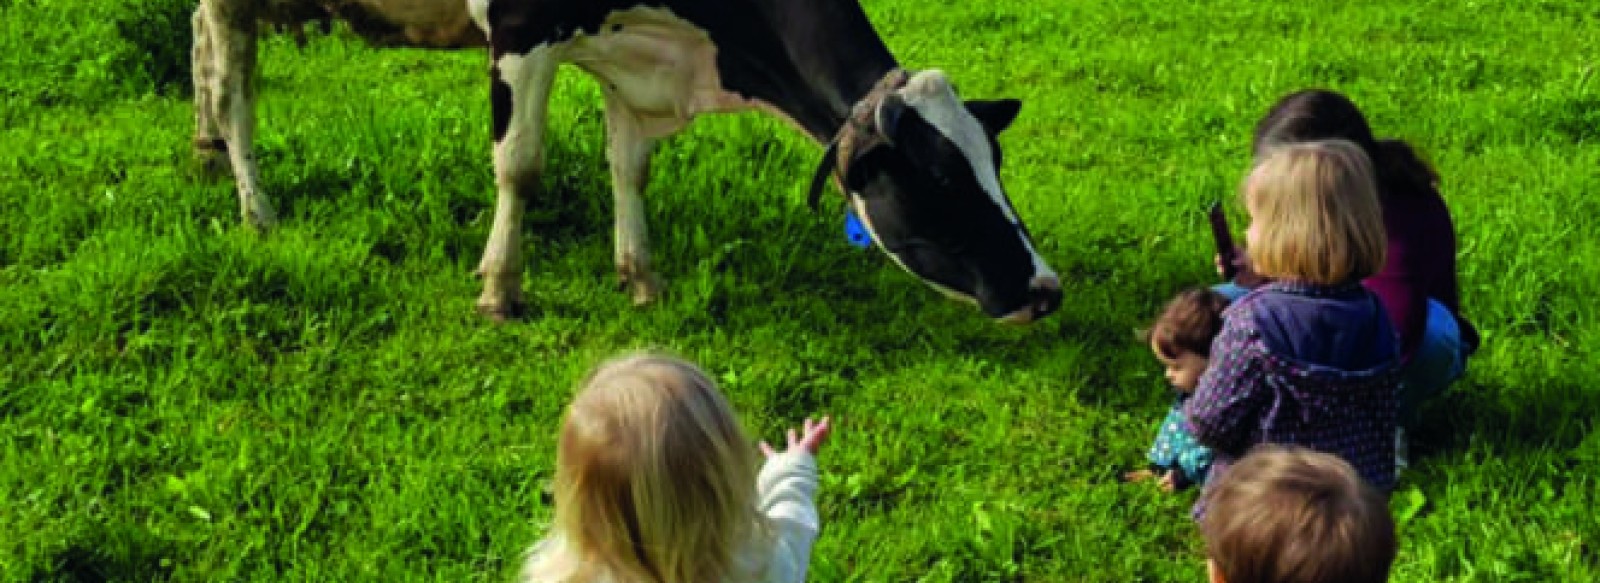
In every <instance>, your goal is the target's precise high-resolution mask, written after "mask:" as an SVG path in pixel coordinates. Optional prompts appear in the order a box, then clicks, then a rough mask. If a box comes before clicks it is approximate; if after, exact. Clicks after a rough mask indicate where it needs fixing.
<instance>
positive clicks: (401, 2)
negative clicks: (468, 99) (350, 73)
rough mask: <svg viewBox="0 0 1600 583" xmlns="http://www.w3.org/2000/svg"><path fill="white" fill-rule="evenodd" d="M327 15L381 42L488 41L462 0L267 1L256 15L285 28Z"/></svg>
mask: <svg viewBox="0 0 1600 583" xmlns="http://www.w3.org/2000/svg"><path fill="white" fill-rule="evenodd" d="M331 18H337V19H339V20H343V21H345V22H347V23H349V24H350V29H351V30H352V31H354V32H355V33H356V34H358V35H360V36H361V37H362V38H364V39H366V40H367V41H369V42H371V43H373V44H375V45H380V46H414V47H427V48H460V47H472V46H487V45H488V41H487V39H486V38H485V37H484V34H483V31H482V30H479V28H478V27H477V25H475V24H474V23H473V22H472V19H471V18H469V17H468V15H467V2H466V0H266V2H265V3H264V4H263V11H262V14H261V20H263V21H265V22H268V23H270V24H276V25H282V26H289V27H297V26H299V25H300V24H302V23H305V22H310V21H314V20H327V19H331Z"/></svg>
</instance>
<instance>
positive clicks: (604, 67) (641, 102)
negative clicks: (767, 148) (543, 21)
mask: <svg viewBox="0 0 1600 583" xmlns="http://www.w3.org/2000/svg"><path fill="white" fill-rule="evenodd" d="M562 53H563V55H562V56H563V59H564V60H566V61H568V62H571V63H573V64H575V65H577V66H579V67H581V68H583V69H584V70H585V71H588V72H589V73H590V74H592V75H594V76H595V77H596V78H598V79H599V81H600V82H601V83H603V84H604V85H605V87H606V90H607V92H609V93H610V94H611V95H612V96H613V97H614V98H615V99H617V100H619V101H621V102H622V103H623V104H625V105H626V106H627V107H628V108H629V109H630V110H632V113H633V114H634V116H635V117H637V118H638V119H639V121H640V122H641V123H642V126H643V128H642V129H643V130H644V131H645V133H646V134H648V137H652V138H659V137H663V136H666V135H668V134H671V133H673V132H676V131H678V130H679V129H682V128H683V127H684V126H685V125H687V124H688V123H689V121H690V120H691V119H693V118H694V116H696V115H698V114H701V113H711V112H725V111H736V110H740V109H746V108H751V107H762V108H763V109H769V110H772V109H773V108H770V107H767V106H766V104H765V103H761V102H758V101H755V100H747V99H744V98H742V97H740V96H738V95H735V94H733V93H730V92H728V91H727V90H726V89H724V88H723V86H722V78H721V75H720V74H719V73H718V71H717V47H716V45H714V44H712V42H711V38H710V37H709V36H708V35H707V34H706V33H705V31H704V30H701V29H700V28H698V27H696V26H694V25H693V24H691V23H689V22H688V21H685V20H683V19H681V18H678V17H677V16H674V15H673V14H672V13H671V12H670V11H667V10H664V9H659V8H634V9H631V10H627V11H623V12H617V13H614V14H612V15H611V16H610V17H609V18H607V19H606V21H605V24H604V25H602V26H601V27H600V30H599V31H597V32H596V33H595V34H593V35H588V34H580V35H578V36H576V37H574V38H573V39H572V40H571V41H569V42H568V43H567V44H566V46H565V47H564V50H563V51H562Z"/></svg>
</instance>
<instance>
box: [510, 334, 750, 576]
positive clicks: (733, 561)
mask: <svg viewBox="0 0 1600 583" xmlns="http://www.w3.org/2000/svg"><path fill="white" fill-rule="evenodd" d="M752 443H753V442H751V440H750V439H748V438H747V437H746V435H745V432H744V430H743V429H742V428H741V427H740V425H739V421H738V418H737V417H736V416H735V414H734V412H733V409H732V407H731V406H730V405H729V404H728V401H727V400H726V399H725V398H724V397H723V396H722V394H721V393H720V392H719V391H718V390H717V388H716V385H715V384H714V383H713V382H712V381H711V379H710V378H708V377H707V376H706V375H705V373H704V372H702V371H701V370H700V369H699V368H697V367H695V366H694V365H693V364H690V363H688V362H685V361H683V360H680V359H677V358H672V357H667V356H660V355H653V354H634V355H628V356H623V357H619V358H615V359H612V360H610V361H607V362H606V363H604V364H602V365H600V366H599V367H598V368H597V369H595V371H594V372H593V373H591V374H590V376H589V378H588V379H587V380H586V381H585V382H584V383H583V386H582V388H581V389H580V391H579V392H578V395H577V397H576V398H574V399H573V402H572V404H571V405H570V406H569V408H568V409H567V415H566V419H565V421H564V422H563V424H562V428H561V438H560V446H559V449H558V452H557V456H556V476H555V520H554V524H553V525H552V526H551V533H550V535H549V536H548V537H547V538H546V539H545V540H544V541H543V542H541V543H540V544H539V546H538V547H536V548H535V550H534V552H533V555H532V556H530V557H529V559H528V561H527V563H526V565H525V566H524V568H523V571H522V575H521V580H522V581H524V582H534V581H537V582H541V583H579V582H590V581H617V582H622V581H628V582H631V581H649V582H658V583H704V582H718V581H729V580H738V579H747V578H750V576H751V575H752V574H751V573H745V572H742V571H747V570H750V567H751V566H750V565H741V564H739V559H738V558H737V554H738V553H737V552H736V551H737V550H738V549H739V548H741V546H742V545H746V544H750V543H752V542H754V541H758V540H761V539H764V538H767V537H769V536H770V534H768V533H770V528H769V527H768V526H767V524H766V523H765V522H764V520H763V519H762V516H761V515H760V513H759V512H757V508H756V504H757V501H756V472H757V470H758V469H759V468H758V458H757V455H756V452H755V448H754V447H753V446H752Z"/></svg>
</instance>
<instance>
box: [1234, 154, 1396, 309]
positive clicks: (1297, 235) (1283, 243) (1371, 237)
mask: <svg viewBox="0 0 1600 583" xmlns="http://www.w3.org/2000/svg"><path fill="white" fill-rule="evenodd" d="M1240 197H1241V198H1242V199H1243V202H1244V205H1245V208H1246V209H1247V210H1249V212H1250V220H1251V221H1252V223H1254V225H1253V227H1254V228H1255V229H1256V239H1255V241H1253V242H1252V243H1251V247H1250V260H1251V262H1252V263H1253V266H1254V268H1255V271H1256V273H1259V274H1261V275H1263V276H1266V277H1269V278H1273V279H1284V280H1291V281H1303V282H1307V283H1315V284H1322V285H1337V284H1342V283H1347V282H1350V281H1358V280H1361V279H1365V278H1367V277H1370V276H1371V275H1373V274H1375V273H1377V272H1378V271H1379V270H1380V269H1382V268H1383V263H1384V253H1385V252H1386V249H1385V248H1386V246H1387V243H1388V241H1387V238H1386V237H1385V235H1384V230H1383V207H1382V206H1381V205H1380V204H1379V202H1378V190H1377V183H1376V181H1375V179H1374V177H1373V171H1372V162H1371V161H1370V160H1368V159H1367V155H1366V154H1365V153H1364V152H1362V151H1361V148H1360V147H1359V146H1356V145H1355V144H1353V143H1351V142H1348V141H1345V140H1322V141H1315V142H1302V143H1296V144H1285V145H1280V146H1276V147H1274V148H1272V149H1271V150H1270V151H1269V152H1268V153H1267V154H1266V157H1265V158H1264V159H1262V160H1261V162H1260V163H1259V164H1257V165H1256V167H1255V169H1254V170H1252V171H1251V172H1250V175H1249V177H1247V178H1246V179H1245V181H1244V185H1243V187H1242V189H1241V192H1240Z"/></svg>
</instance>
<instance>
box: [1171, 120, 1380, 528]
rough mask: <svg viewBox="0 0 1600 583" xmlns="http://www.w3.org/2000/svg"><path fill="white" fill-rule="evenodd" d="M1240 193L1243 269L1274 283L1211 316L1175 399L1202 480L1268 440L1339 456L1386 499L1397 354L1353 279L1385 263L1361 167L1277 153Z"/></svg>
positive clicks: (1368, 175) (1336, 146)
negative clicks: (1182, 392) (1193, 379)
mask: <svg viewBox="0 0 1600 583" xmlns="http://www.w3.org/2000/svg"><path fill="white" fill-rule="evenodd" d="M1240 198H1241V199H1242V201H1243V202H1244V207H1245V210H1246V211H1247V212H1248V213H1249V215H1250V227H1249V228H1248V229H1247V230H1246V231H1245V238H1246V240H1247V241H1248V243H1249V249H1250V259H1251V262H1252V264H1253V267H1254V268H1255V271H1256V272H1257V273H1259V274H1261V275H1263V276H1265V277H1267V278H1269V279H1270V280H1271V281H1272V283H1268V284H1266V285H1263V286H1260V287H1257V288H1255V289H1254V290H1251V291H1250V292H1249V293H1248V294H1245V296H1244V297H1241V298H1239V299H1238V300H1235V301H1234V302H1233V303H1232V304H1231V305H1229V306H1228V309H1227V310H1226V311H1225V312H1223V322H1222V331H1221V332H1220V333H1218V335H1217V339H1216V341H1215V342H1213V343H1212V346H1211V352H1212V359H1211V362H1210V366H1209V367H1208V368H1206V372H1205V374H1204V375H1202V376H1201V377H1200V385H1199V386H1198V387H1196V388H1195V392H1194V396H1193V397H1191V398H1190V399H1189V400H1188V401H1187V402H1186V403H1184V413H1185V414H1186V415H1187V417H1188V420H1189V426H1190V428H1191V429H1192V430H1193V431H1194V436H1195V438H1196V439H1198V440H1199V441H1200V443H1202V444H1204V445H1206V446H1207V447H1210V448H1211V449H1212V451H1213V452H1214V453H1215V455H1216V458H1215V461H1214V462H1213V465H1212V467H1211V474H1212V475H1211V480H1213V481H1214V480H1217V479H1220V478H1221V477H1222V476H1223V475H1224V474H1225V473H1226V472H1227V471H1228V466H1229V465H1231V464H1232V462H1233V461H1234V460H1236V459H1238V458H1239V457H1241V456H1243V455H1244V453H1245V452H1246V451H1249V450H1250V448H1251V447H1253V446H1255V445H1257V444H1261V443H1279V444H1289V445H1300V446H1304V447H1309V448H1312V449H1315V450H1318V451H1323V452H1326V453H1331V454H1335V455H1338V456H1339V457H1341V458H1343V459H1344V460H1345V461H1346V462H1348V463H1349V464H1350V465H1351V466H1354V467H1355V468H1356V470H1357V471H1358V472H1360V474H1361V476H1362V477H1363V478H1365V479H1366V480H1367V481H1368V482H1369V483H1371V484H1372V485H1373V486H1374V487H1376V488H1378V489H1379V490H1381V491H1385V492H1387V491H1388V490H1390V489H1391V488H1393V486H1394V481H1395V474H1394V468H1395V464H1394V461H1395V460H1394V443H1393V439H1394V432H1395V415H1396V408H1397V404H1396V401H1397V392H1398V390H1399V381H1400V379H1399V366H1400V347H1399V338H1398V336H1397V335H1396V334H1395V330H1394V326H1393V325H1392V324H1391V323H1390V322H1389V317H1388V315H1387V314H1386V313H1385V312H1384V309H1383V304H1382V303H1380V302H1379V301H1378V298H1377V296H1375V295H1373V293H1372V292H1371V291H1368V290H1367V288H1365V287H1362V285H1361V280H1362V279H1364V278H1366V277H1368V276H1370V275H1372V274H1373V273H1376V272H1377V271H1378V270H1379V269H1380V268H1382V266H1383V261H1384V249H1385V239H1384V231H1383V212H1382V210H1381V208H1380V207H1379V205H1378V195H1377V186H1376V183H1375V182H1374V179H1373V171H1372V164H1371V162H1370V161H1369V160H1368V159H1367V155H1366V154H1365V153H1363V152H1362V151H1361V149H1360V148H1359V147H1357V146H1356V145H1355V144H1352V143H1350V142H1347V141H1343V140H1328V141H1315V142H1305V143H1296V144H1288V145H1283V146H1279V147H1277V148H1275V149H1274V150H1273V151H1272V152H1271V153H1270V154H1268V155H1267V156H1266V157H1265V158H1264V159H1263V160H1262V161H1261V162H1260V163H1259V164H1258V165H1257V166H1256V167H1255V169H1254V170H1252V171H1251V173H1250V175H1249V177H1248V178H1247V179H1246V180H1245V183H1244V186H1243V189H1242V191H1241V193H1240ZM1206 488H1207V489H1209V488H1211V482H1208V483H1207V485H1206ZM1205 500H1206V498H1205V497H1204V496H1202V497H1201V499H1200V501H1199V502H1197V503H1196V506H1195V510H1194V513H1195V516H1196V518H1199V517H1202V516H1204V514H1205V504H1206V502H1205Z"/></svg>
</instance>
